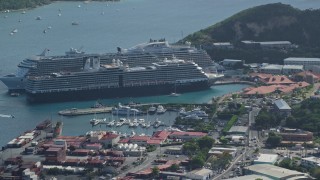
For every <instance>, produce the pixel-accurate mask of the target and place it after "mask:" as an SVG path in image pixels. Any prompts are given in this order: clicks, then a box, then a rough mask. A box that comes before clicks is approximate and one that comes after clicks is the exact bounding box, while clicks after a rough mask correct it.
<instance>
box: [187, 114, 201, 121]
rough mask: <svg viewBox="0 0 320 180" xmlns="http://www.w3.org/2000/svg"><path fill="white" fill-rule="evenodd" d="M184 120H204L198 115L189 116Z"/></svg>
mask: <svg viewBox="0 0 320 180" xmlns="http://www.w3.org/2000/svg"><path fill="white" fill-rule="evenodd" d="M183 119H190V120H191V119H193V120H201V119H202V118H201V117H199V116H198V115H196V114H190V115H187V116H185V117H183Z"/></svg>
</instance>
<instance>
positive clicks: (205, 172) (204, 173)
mask: <svg viewBox="0 0 320 180" xmlns="http://www.w3.org/2000/svg"><path fill="white" fill-rule="evenodd" d="M190 173H192V174H196V175H199V176H207V175H208V174H210V173H212V170H210V169H205V168H202V169H196V170H193V171H191V172H190Z"/></svg>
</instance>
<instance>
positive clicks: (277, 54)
mask: <svg viewBox="0 0 320 180" xmlns="http://www.w3.org/2000/svg"><path fill="white" fill-rule="evenodd" d="M319 19H320V9H317V10H314V9H307V10H299V9H296V8H293V7H292V6H290V5H285V4H281V3H275V4H267V5H261V6H257V7H253V8H249V9H247V10H244V11H241V12H239V13H237V14H235V15H233V16H231V17H230V18H228V19H226V20H224V21H222V22H219V23H217V24H215V25H213V26H210V27H208V28H206V29H202V30H200V31H198V32H196V33H193V34H191V35H189V36H187V37H186V38H184V39H183V40H182V41H190V42H191V43H192V44H195V45H202V46H203V47H205V46H206V45H210V44H212V43H213V42H231V43H233V44H234V45H236V46H237V45H239V42H240V41H242V40H253V41H290V42H292V43H294V44H297V45H299V48H297V49H292V50H290V51H287V50H263V49H259V48H258V49H245V48H235V49H232V50H230V49H208V53H209V54H210V55H211V56H212V58H213V59H215V60H218V61H219V60H222V59H225V58H231V59H244V60H246V62H257V61H258V62H259V61H261V62H262V61H265V62H271V63H274V62H278V63H280V62H281V61H282V60H283V59H284V58H286V57H289V56H305V57H313V56H320V53H319V52H320V36H319V35H318V34H319V33H320V24H319V23H315V22H317V21H319ZM279 60H281V61H280V62H279Z"/></svg>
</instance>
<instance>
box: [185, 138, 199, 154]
mask: <svg viewBox="0 0 320 180" xmlns="http://www.w3.org/2000/svg"><path fill="white" fill-rule="evenodd" d="M182 150H183V152H184V153H185V154H187V155H193V154H195V153H196V152H197V151H198V150H199V146H198V144H197V143H196V142H194V141H190V142H186V143H185V144H183V146H182Z"/></svg>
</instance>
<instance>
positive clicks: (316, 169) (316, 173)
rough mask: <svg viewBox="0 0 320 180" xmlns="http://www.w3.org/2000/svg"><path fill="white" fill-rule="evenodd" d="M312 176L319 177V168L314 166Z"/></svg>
mask: <svg viewBox="0 0 320 180" xmlns="http://www.w3.org/2000/svg"><path fill="white" fill-rule="evenodd" d="M311 174H312V176H313V177H315V178H316V179H320V168H315V169H313V171H312V173H311Z"/></svg>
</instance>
